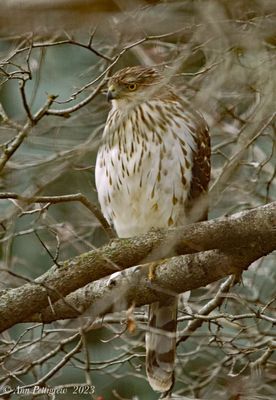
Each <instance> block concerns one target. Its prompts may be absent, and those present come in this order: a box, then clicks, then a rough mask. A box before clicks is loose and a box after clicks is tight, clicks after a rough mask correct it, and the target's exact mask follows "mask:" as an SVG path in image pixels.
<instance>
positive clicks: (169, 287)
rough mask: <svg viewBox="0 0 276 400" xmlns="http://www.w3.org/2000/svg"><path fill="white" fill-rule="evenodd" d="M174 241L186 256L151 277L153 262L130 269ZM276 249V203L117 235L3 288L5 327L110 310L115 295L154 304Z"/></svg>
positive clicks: (1, 326) (0, 312) (0, 317)
mask: <svg viewBox="0 0 276 400" xmlns="http://www.w3.org/2000/svg"><path fill="white" fill-rule="evenodd" d="M175 246H176V247H177V250H178V251H179V252H181V254H187V255H182V256H179V257H173V258H171V259H167V260H165V261H164V260H163V261H160V262H159V265H158V267H157V268H156V271H155V274H154V279H153V280H152V281H149V279H148V272H149V268H150V266H151V265H152V264H151V263H149V264H147V265H146V266H140V267H135V268H129V267H131V266H134V265H137V264H138V263H141V262H147V260H151V261H152V260H160V258H162V257H163V256H164V253H166V252H168V250H169V249H171V248H172V247H175ZM275 249H276V202H274V203H270V204H268V205H265V206H261V207H258V208H255V209H253V210H250V211H243V212H241V213H238V214H234V215H233V216H230V217H227V218H221V219H216V220H211V221H206V222H201V223H197V224H191V225H188V226H186V227H180V228H175V229H171V230H169V231H152V232H149V233H148V234H146V235H143V236H139V237H135V238H130V239H120V240H119V239H116V240H115V241H113V242H112V243H110V244H109V245H107V246H104V247H102V248H100V249H98V250H95V251H91V252H88V253H85V254H81V255H80V256H78V257H75V258H73V259H71V260H67V261H65V262H64V263H63V264H62V266H61V267H57V266H53V267H52V268H51V269H50V270H49V271H47V272H46V273H45V274H43V275H42V276H40V277H39V278H37V279H36V280H35V281H34V282H33V283H27V284H25V285H22V286H21V287H19V288H15V289H10V290H5V291H2V293H0V331H3V330H5V329H7V328H9V327H11V326H13V325H14V324H16V323H19V322H23V321H33V320H40V321H44V322H46V321H47V322H50V321H52V320H55V319H60V318H69V317H70V318H71V317H74V316H77V315H79V313H78V311H77V310H79V311H80V312H83V311H84V310H86V309H87V308H88V307H89V316H91V315H93V313H94V314H95V316H96V315H100V314H104V313H105V312H108V311H110V310H111V309H112V307H113V304H117V305H118V302H117V300H116V298H120V299H124V302H123V305H122V306H121V307H122V308H125V307H126V306H127V305H128V304H130V303H132V302H133V301H134V302H135V304H136V305H142V304H148V303H151V302H153V301H156V300H157V299H158V298H160V291H161V292H166V293H168V292H170V293H181V292H184V291H187V290H190V289H194V288H197V287H200V286H204V285H207V284H208V283H211V282H213V281H216V280H218V279H220V278H223V277H225V276H227V275H230V274H238V273H240V272H241V271H242V270H244V269H246V268H248V266H249V265H250V264H251V263H252V262H253V261H254V260H257V259H258V258H260V257H262V256H265V255H267V254H268V253H270V252H272V251H273V250H275ZM196 252H198V253H196ZM189 253H190V254H189ZM194 253H196V254H194ZM126 268H129V269H128V270H127V271H124V272H120V271H121V270H123V269H126ZM114 271H117V272H118V274H116V276H115V277H112V279H110V278H107V279H103V280H100V281H97V282H94V283H91V284H89V283H90V282H93V281H96V280H99V279H100V278H103V277H105V276H107V275H110V274H111V273H114ZM87 284H89V285H87ZM85 285H87V286H85ZM84 286H85V287H84ZM79 288H82V289H80V290H78V291H77V292H75V293H72V292H74V291H76V290H77V289H79ZM69 293H72V294H71V295H70V296H67V295H69ZM65 296H67V297H66V298H65V299H64V300H63V297H65ZM49 299H50V301H51V308H52V310H50V309H46V310H44V311H43V312H42V313H41V316H39V315H38V314H37V315H35V316H34V317H32V315H33V314H35V313H40V312H41V310H43V309H44V308H45V307H47V306H48V305H49ZM57 301H58V302H57ZM54 303H56V304H54ZM70 305H71V306H70ZM91 308H92V309H93V310H94V311H93V310H92V311H93V312H92V313H91ZM53 310H54V311H53Z"/></svg>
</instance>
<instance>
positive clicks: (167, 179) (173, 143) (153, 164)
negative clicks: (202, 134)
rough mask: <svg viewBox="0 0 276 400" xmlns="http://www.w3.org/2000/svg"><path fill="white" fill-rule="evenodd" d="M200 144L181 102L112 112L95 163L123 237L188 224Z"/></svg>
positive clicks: (101, 192)
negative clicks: (187, 211)
mask: <svg viewBox="0 0 276 400" xmlns="http://www.w3.org/2000/svg"><path fill="white" fill-rule="evenodd" d="M194 151H196V144H195V140H194V137H193V134H192V131H191V126H190V125H189V119H188V116H187V114H186V113H185V111H184V110H183V108H182V105H181V104H180V103H178V102H176V101H171V102H162V101H159V100H154V101H148V102H146V103H143V104H140V105H137V106H136V107H135V108H133V109H132V110H130V111H128V112H127V113H124V112H120V111H119V110H118V109H117V110H111V112H110V114H109V117H108V120H107V124H106V127H105V130H104V135H103V144H102V145H101V147H100V149H99V152H98V156H97V162H96V186H97V190H98V196H99V202H100V205H101V209H102V212H103V214H104V216H105V218H106V219H107V220H108V221H109V222H110V223H112V224H113V225H114V228H115V230H116V232H117V234H118V236H119V237H130V236H134V235H138V234H141V233H145V232H147V231H149V230H150V229H151V228H164V227H168V226H174V225H180V224H184V223H185V201H186V199H187V196H188V193H189V190H190V185H191V179H192V172H191V171H192V160H193V152H194Z"/></svg>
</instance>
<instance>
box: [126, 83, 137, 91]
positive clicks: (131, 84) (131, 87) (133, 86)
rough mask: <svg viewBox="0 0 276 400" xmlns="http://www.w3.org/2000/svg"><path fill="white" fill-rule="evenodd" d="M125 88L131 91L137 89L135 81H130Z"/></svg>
mask: <svg viewBox="0 0 276 400" xmlns="http://www.w3.org/2000/svg"><path fill="white" fill-rule="evenodd" d="M127 88H128V90H131V91H132V92H133V91H134V90H136V89H137V85H136V83H130V84H129V85H127Z"/></svg>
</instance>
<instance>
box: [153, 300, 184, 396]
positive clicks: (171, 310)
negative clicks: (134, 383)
mask: <svg viewBox="0 0 276 400" xmlns="http://www.w3.org/2000/svg"><path fill="white" fill-rule="evenodd" d="M176 322H177V297H171V296H170V297H169V298H168V299H167V300H165V301H163V300H162V302H157V303H153V304H151V305H150V308H149V326H148V332H147V334H146V369H147V375H148V380H149V383H150V385H151V387H152V388H153V389H154V390H156V391H157V392H166V391H167V390H169V389H170V388H171V386H172V384H173V375H174V362H175V351H176V326H177V324H176Z"/></svg>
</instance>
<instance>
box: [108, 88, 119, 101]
mask: <svg viewBox="0 0 276 400" xmlns="http://www.w3.org/2000/svg"><path fill="white" fill-rule="evenodd" d="M116 97H117V91H116V88H115V86H114V85H111V86H109V88H108V90H107V100H108V101H111V100H114V99H116Z"/></svg>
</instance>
